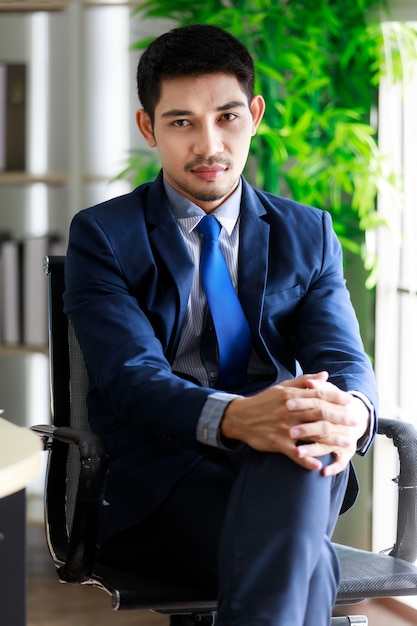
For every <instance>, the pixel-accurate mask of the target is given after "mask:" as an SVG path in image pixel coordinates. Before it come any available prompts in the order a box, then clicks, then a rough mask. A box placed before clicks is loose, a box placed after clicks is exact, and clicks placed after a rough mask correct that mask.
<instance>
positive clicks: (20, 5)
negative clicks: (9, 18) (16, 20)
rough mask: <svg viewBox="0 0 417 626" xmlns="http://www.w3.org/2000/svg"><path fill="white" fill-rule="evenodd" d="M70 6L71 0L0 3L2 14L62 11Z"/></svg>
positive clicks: (25, 0)
mask: <svg viewBox="0 0 417 626" xmlns="http://www.w3.org/2000/svg"><path fill="white" fill-rule="evenodd" d="M68 5H69V0H61V1H60V2H59V1H58V0H40V1H38V2H37V1H36V0H9V1H8V2H7V1H6V2H4V1H3V2H1V1H0V12H3V13H14V12H26V13H28V12H30V13H33V12H34V11H62V10H63V9H66V8H67V6H68Z"/></svg>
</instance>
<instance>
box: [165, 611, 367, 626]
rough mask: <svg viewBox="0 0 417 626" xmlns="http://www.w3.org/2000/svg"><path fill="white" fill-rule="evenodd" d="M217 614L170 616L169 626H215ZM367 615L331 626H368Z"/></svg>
mask: <svg viewBox="0 0 417 626" xmlns="http://www.w3.org/2000/svg"><path fill="white" fill-rule="evenodd" d="M215 623H216V614H215V613H211V614H210V615H199V614H193V615H178V614H177V615H170V616H169V626H215ZM367 624H368V619H367V618H366V617H365V615H346V616H344V617H333V618H332V623H331V626H367Z"/></svg>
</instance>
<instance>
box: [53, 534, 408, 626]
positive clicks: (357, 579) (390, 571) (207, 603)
mask: <svg viewBox="0 0 417 626" xmlns="http://www.w3.org/2000/svg"><path fill="white" fill-rule="evenodd" d="M334 546H335V548H336V551H337V554H338V557H339V560H340V564H341V570H342V580H341V584H340V587H339V592H338V596H337V604H346V603H351V602H359V601H360V600H363V599H364V598H373V597H379V598H380V597H382V596H383V595H385V596H386V597H390V596H404V595H415V594H416V591H417V567H416V566H415V565H413V564H412V563H409V562H408V561H404V560H402V559H398V558H393V557H391V556H388V555H384V554H377V553H374V552H368V551H366V550H358V549H357V548H350V547H347V546H343V545H340V544H334ZM63 579H64V580H65V576H63ZM86 584H89V585H94V586H96V587H100V588H101V589H104V590H105V591H107V592H108V593H110V594H111V596H112V606H113V608H114V609H153V610H155V611H158V612H161V613H165V612H166V613H170V614H174V613H175V612H176V611H178V612H183V611H184V609H187V610H189V611H190V612H198V613H211V612H213V611H215V610H216V600H215V598H214V597H213V596H214V594H212V593H210V592H208V591H207V590H205V589H199V588H197V587H195V588H192V587H189V586H187V585H181V584H178V583H176V582H175V581H174V582H173V581H163V580H160V579H158V580H153V579H152V578H150V577H149V575H148V574H147V573H144V574H133V573H130V572H122V571H119V570H117V569H115V568H112V567H109V566H107V565H104V564H101V563H96V566H95V570H94V575H93V577H92V578H91V579H90V580H88V581H86Z"/></svg>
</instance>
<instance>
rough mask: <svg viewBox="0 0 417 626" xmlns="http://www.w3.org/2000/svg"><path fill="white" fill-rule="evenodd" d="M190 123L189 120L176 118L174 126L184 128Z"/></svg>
mask: <svg viewBox="0 0 417 626" xmlns="http://www.w3.org/2000/svg"><path fill="white" fill-rule="evenodd" d="M189 123H190V122H189V121H188V120H175V122H174V126H180V127H181V128H182V127H184V126H188V125H189Z"/></svg>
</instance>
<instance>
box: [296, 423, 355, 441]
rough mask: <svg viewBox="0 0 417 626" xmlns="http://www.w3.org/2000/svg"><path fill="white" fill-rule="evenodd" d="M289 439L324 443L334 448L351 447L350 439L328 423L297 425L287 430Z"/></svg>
mask: <svg viewBox="0 0 417 626" xmlns="http://www.w3.org/2000/svg"><path fill="white" fill-rule="evenodd" d="M289 435H290V437H291V439H293V440H295V441H297V440H304V441H305V440H307V441H314V442H316V443H325V444H326V445H330V446H334V447H335V448H339V447H340V448H347V447H349V446H350V445H351V443H352V442H351V438H350V437H349V436H348V435H347V434H346V433H345V432H344V430H343V431H342V432H341V429H339V430H336V429H335V427H333V426H332V424H331V423H330V422H326V421H318V422H310V423H308V424H299V425H297V426H293V427H291V428H290V430H289Z"/></svg>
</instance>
